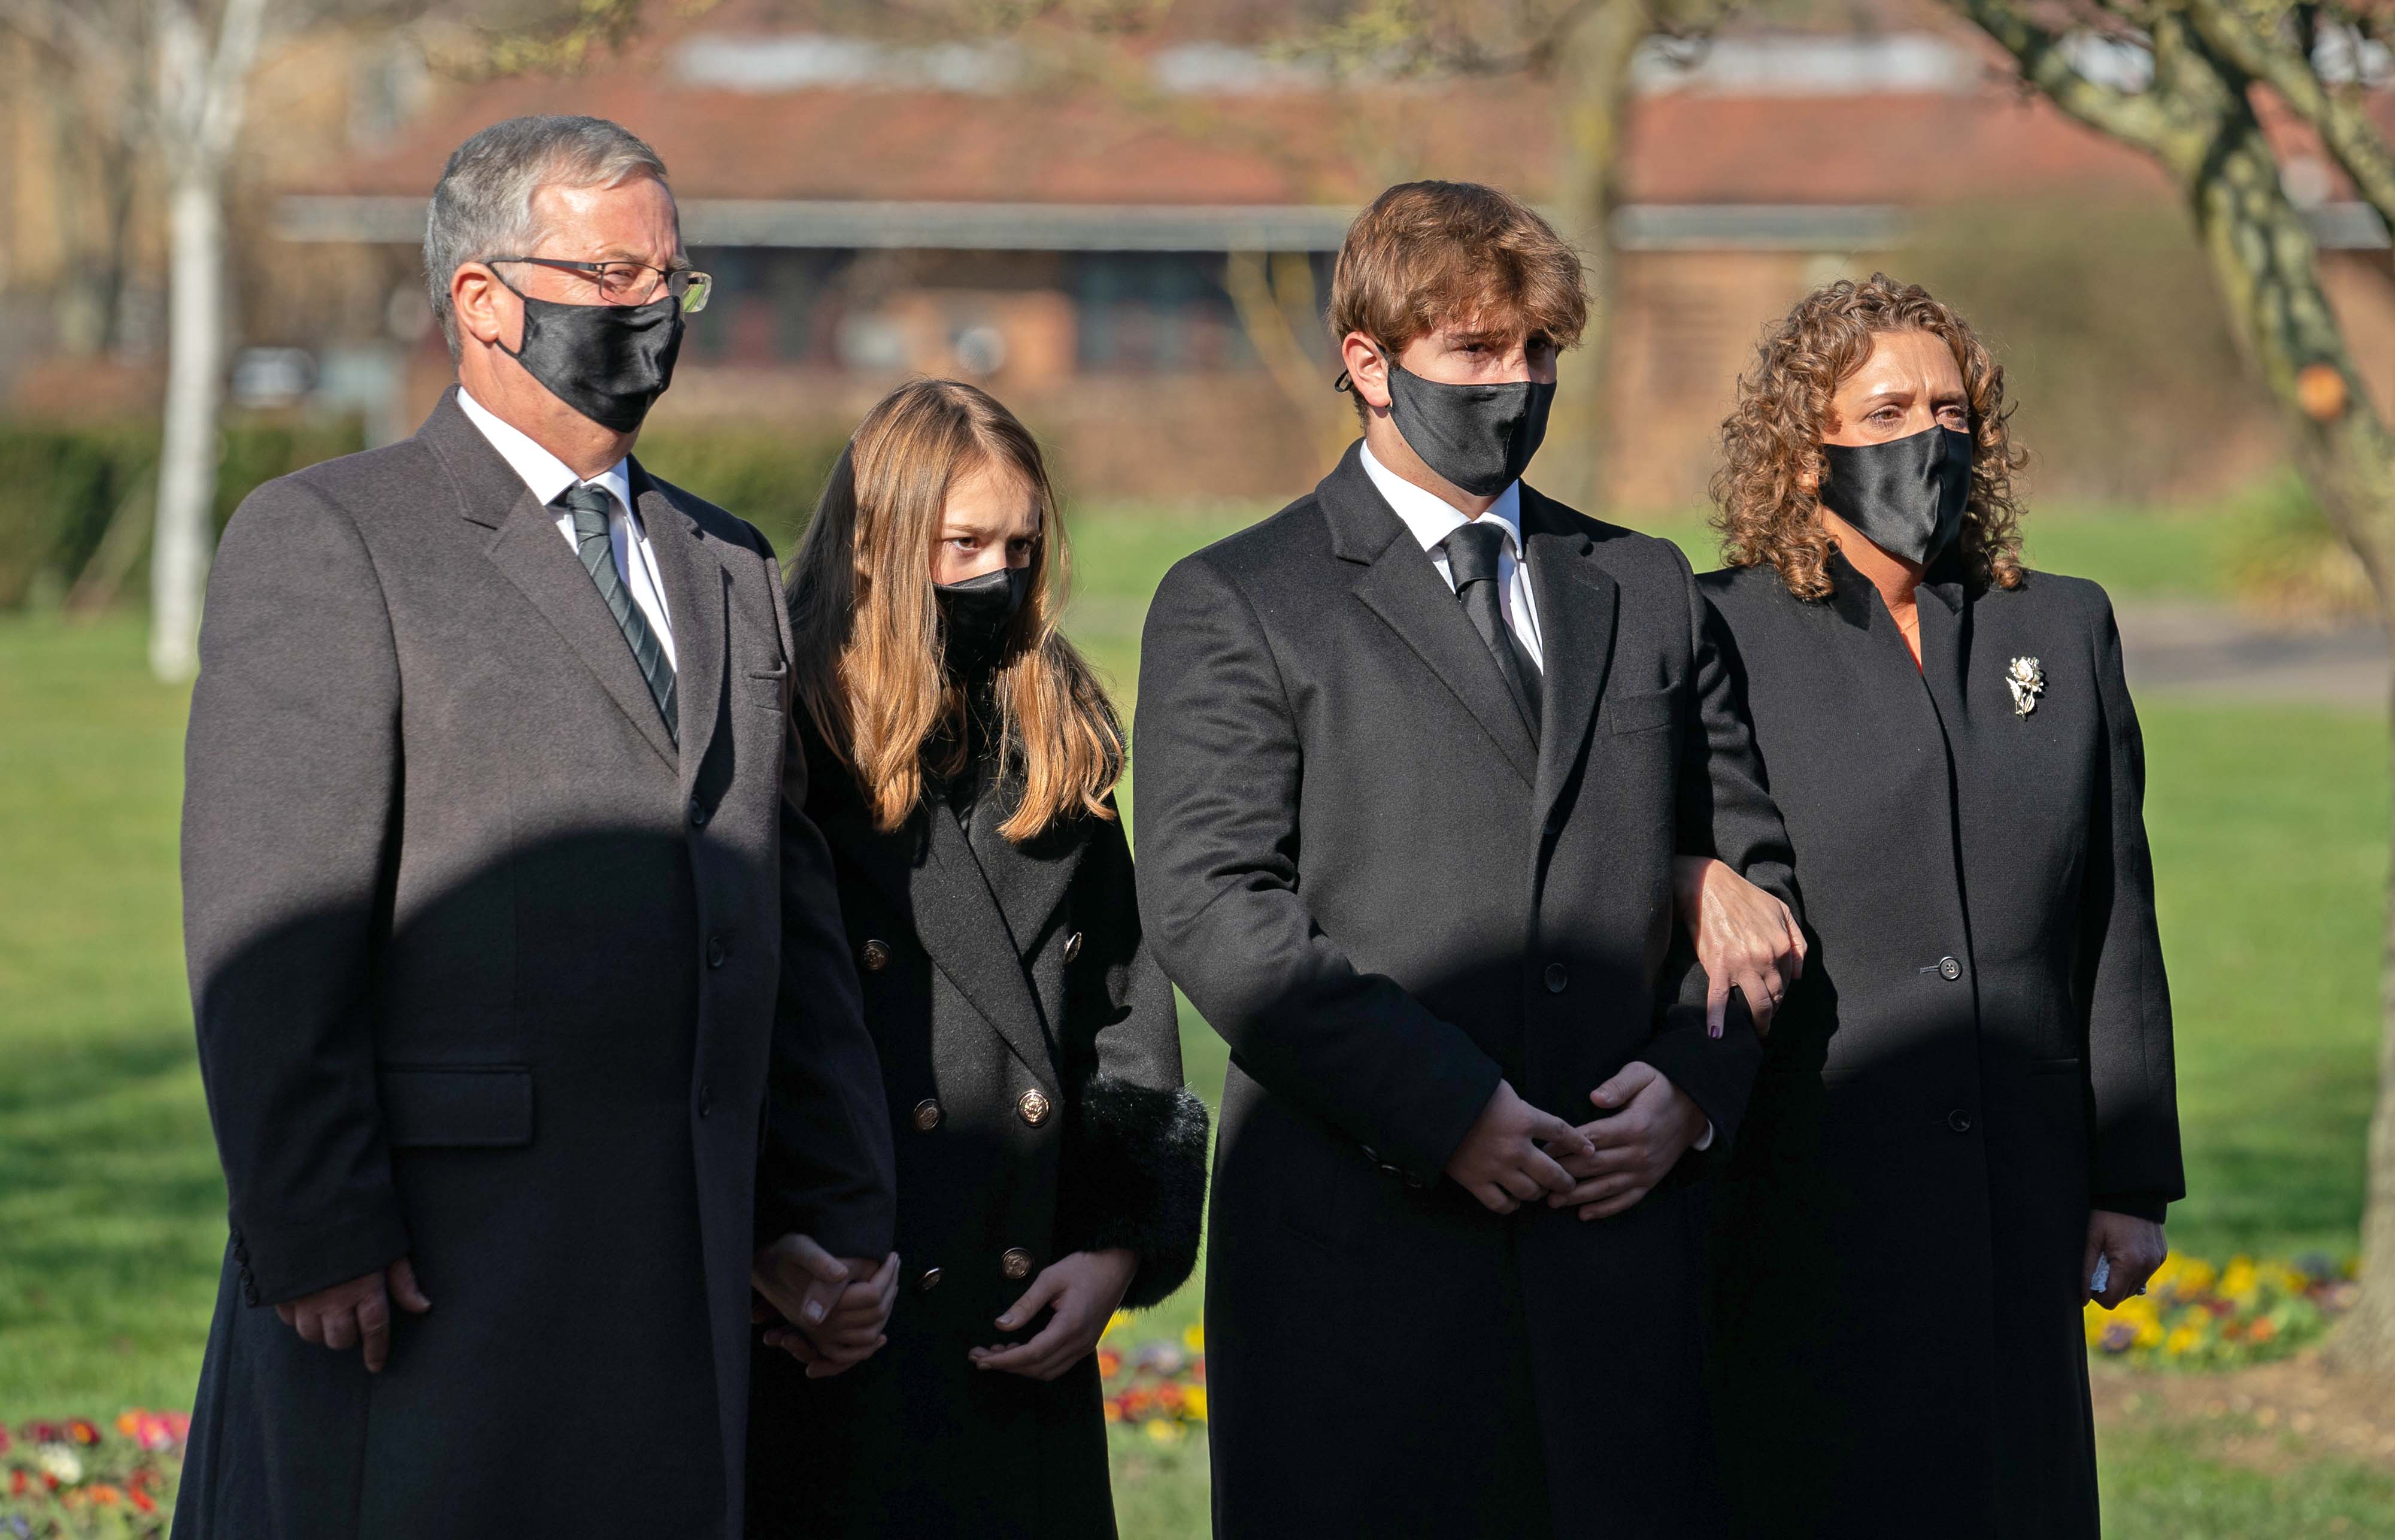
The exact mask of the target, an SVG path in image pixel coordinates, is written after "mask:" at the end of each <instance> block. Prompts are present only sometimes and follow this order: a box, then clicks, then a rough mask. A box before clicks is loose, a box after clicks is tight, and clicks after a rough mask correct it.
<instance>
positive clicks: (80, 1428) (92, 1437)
mask: <svg viewBox="0 0 2395 1540" xmlns="http://www.w3.org/2000/svg"><path fill="white" fill-rule="evenodd" d="M67 1433H68V1436H69V1437H71V1438H73V1440H74V1441H75V1442H77V1443H79V1444H81V1445H83V1446H84V1447H85V1448H86V1449H89V1448H91V1447H93V1446H94V1445H96V1444H98V1443H99V1427H98V1426H97V1425H95V1424H92V1423H88V1422H86V1421H84V1419H82V1418H81V1417H77V1418H76V1419H75V1420H74V1421H73V1422H71V1423H69V1424H67Z"/></svg>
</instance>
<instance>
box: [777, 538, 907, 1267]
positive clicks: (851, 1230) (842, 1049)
mask: <svg viewBox="0 0 2395 1540" xmlns="http://www.w3.org/2000/svg"><path fill="white" fill-rule="evenodd" d="M765 565H766V570H767V572H768V573H769V574H771V573H773V571H774V559H773V556H772V554H771V553H770V552H768V553H767V555H766V557H765ZM775 588H776V591H778V590H779V584H778V582H776V584H775ZM774 610H775V612H776V614H777V615H778V616H779V617H780V627H781V632H782V647H783V652H784V655H785V656H786V657H789V658H790V660H791V665H792V671H793V673H795V672H796V666H797V648H796V644H794V642H793V641H792V639H791V632H790V623H789V615H788V612H787V609H786V608H784V606H782V605H779V604H776V605H775V606H774ZM807 778H808V764H807V751H806V742H805V738H804V736H803V735H802V734H801V732H800V731H799V727H798V712H797V711H796V710H792V712H791V713H790V724H789V727H788V729H787V737H786V739H785V741H784V743H783V747H782V816H781V849H780V856H781V869H782V870H781V897H782V972H781V985H780V989H779V991H778V993H777V997H776V999H775V1001H774V1045H773V1056H772V1059H771V1062H770V1064H769V1066H768V1068H767V1072H766V1086H765V1126H764V1129H763V1138H762V1148H761V1151H760V1169H759V1172H758V1180H757V1233H758V1238H759V1239H760V1240H770V1239H772V1238H774V1237H775V1236H779V1235H785V1234H790V1233H797V1234H800V1235H805V1236H809V1237H811V1238H813V1239H814V1241H816V1243H818V1244H819V1245H821V1246H822V1247H824V1249H825V1250H827V1251H828V1252H830V1253H831V1254H832V1255H835V1256H855V1257H880V1256H886V1255H889V1253H890V1249H891V1247H892V1245H893V1244H894V1243H895V1241H896V1240H897V1234H898V1176H897V1158H896V1155H895V1154H894V1152H893V1149H892V1148H891V1139H890V1112H889V1109H888V1107H887V1106H886V1105H885V1097H884V1095H883V1092H882V1088H881V1060H880V1055H879V1054H877V1053H876V1052H875V1050H874V1046H873V1037H872V1034H871V1032H870V1031H869V1030H868V1029H867V1027H866V1025H865V997H864V991H863V990H862V989H860V988H859V987H858V985H857V981H856V964H855V963H854V962H853V960H852V959H851V958H850V957H849V954H848V933H847V930H846V928H845V927H844V926H843V925H842V924H841V923H840V890H839V887H838V885H837V883H836V882H835V880H834V878H833V875H832V867H831V847H830V846H829V845H828V844H827V843H825V842H824V837H823V831H822V830H819V829H817V828H816V827H815V825H814V819H812V818H810V817H808V816H807Z"/></svg>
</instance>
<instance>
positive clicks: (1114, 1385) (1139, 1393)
mask: <svg viewBox="0 0 2395 1540" xmlns="http://www.w3.org/2000/svg"><path fill="white" fill-rule="evenodd" d="M1127 1321H1129V1318H1128V1317H1126V1316H1123V1315H1119V1314H1118V1315H1117V1316H1116V1317H1115V1319H1114V1321H1112V1322H1111V1323H1109V1324H1108V1325H1107V1327H1106V1334H1105V1337H1103V1338H1101V1339H1100V1340H1099V1343H1098V1375H1099V1378H1100V1379H1101V1380H1102V1381H1103V1382H1104V1383H1105V1407H1106V1421H1108V1422H1109V1423H1116V1424H1119V1425H1120V1426H1122V1427H1133V1428H1137V1429H1138V1430H1139V1431H1140V1432H1142V1433H1144V1434H1145V1435H1146V1436H1147V1437H1149V1438H1151V1439H1153V1440H1156V1441H1158V1443H1171V1442H1174V1441H1175V1440H1180V1439H1183V1438H1185V1437H1186V1436H1187V1435H1188V1432H1189V1430H1190V1429H1191V1428H1193V1427H1204V1426H1205V1424H1206V1329H1205V1328H1204V1327H1202V1326H1191V1327H1190V1328H1189V1329H1188V1330H1186V1331H1184V1332H1183V1333H1182V1334H1181V1340H1180V1341H1179V1342H1177V1343H1175V1342H1165V1341H1154V1342H1144V1343H1141V1344H1140V1345H1138V1346H1137V1347H1131V1348H1128V1349H1127V1348H1125V1347H1122V1346H1121V1345H1120V1344H1119V1343H1118V1341H1117V1340H1116V1339H1117V1336H1118V1334H1120V1333H1121V1332H1122V1330H1123V1328H1124V1326H1125V1324H1126V1323H1127Z"/></svg>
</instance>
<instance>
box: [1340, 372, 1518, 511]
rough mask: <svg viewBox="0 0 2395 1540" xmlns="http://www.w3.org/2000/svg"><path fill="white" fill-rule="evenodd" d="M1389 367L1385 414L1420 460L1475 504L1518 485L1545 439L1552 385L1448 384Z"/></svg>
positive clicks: (1514, 383)
mask: <svg viewBox="0 0 2395 1540" xmlns="http://www.w3.org/2000/svg"><path fill="white" fill-rule="evenodd" d="M1382 357H1383V358H1384V359H1387V362H1388V365H1389V416H1390V418H1391V419H1392V420H1394V421H1395V422H1396V425H1397V432H1398V433H1399V434H1400V435H1401V436H1403V438H1404V439H1405V441H1406V446H1407V447H1408V448H1409V449H1411V450H1412V451H1413V452H1414V453H1415V454H1417V455H1420V456H1421V457H1422V463H1423V464H1424V465H1427V466H1429V467H1430V468H1431V469H1432V470H1434V471H1437V472H1438V473H1439V474H1440V475H1442V476H1445V477H1446V478H1447V479H1448V480H1449V481H1450V482H1452V483H1454V484H1455V485H1457V486H1459V487H1461V488H1462V489H1463V490H1464V491H1466V492H1469V493H1471V494H1472V495H1473V496H1474V497H1475V498H1491V497H1495V496H1496V495H1497V494H1498V493H1500V492H1502V491H1504V490H1505V488H1507V487H1509V486H1511V485H1514V484H1515V482H1517V481H1519V480H1521V479H1522V472H1523V471H1527V470H1528V469H1529V468H1530V457H1531V456H1533V455H1535V454H1537V453H1538V452H1539V445H1541V444H1542V443H1544V442H1545V440H1546V436H1547V412H1548V409H1549V408H1551V407H1552V406H1554V405H1555V381H1554V380H1551V379H1550V380H1546V381H1543V382H1542V381H1540V380H1535V379H1523V380H1515V381H1514V382H1512V383H1510V384H1504V385H1447V384H1442V383H1440V382H1439V381H1437V380H1435V379H1424V378H1422V376H1420V375H1418V374H1412V373H1409V372H1408V371H1407V370H1405V369H1404V368H1402V367H1400V366H1399V365H1398V364H1397V361H1396V359H1395V358H1391V357H1389V355H1388V354H1387V353H1385V352H1383V354H1382Z"/></svg>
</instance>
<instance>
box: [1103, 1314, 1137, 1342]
mask: <svg viewBox="0 0 2395 1540" xmlns="http://www.w3.org/2000/svg"><path fill="white" fill-rule="evenodd" d="M1130 1324H1131V1312H1130V1311H1129V1310H1117V1311H1116V1312H1115V1313H1114V1314H1112V1315H1110V1316H1108V1317H1107V1318H1106V1329H1105V1331H1103V1332H1100V1333H1099V1334H1098V1340H1099V1341H1100V1342H1104V1341H1105V1340H1106V1338H1108V1337H1110V1336H1112V1335H1114V1334H1116V1333H1117V1332H1118V1331H1120V1330H1121V1329H1122V1328H1124V1327H1126V1326H1128V1325H1130Z"/></svg>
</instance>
